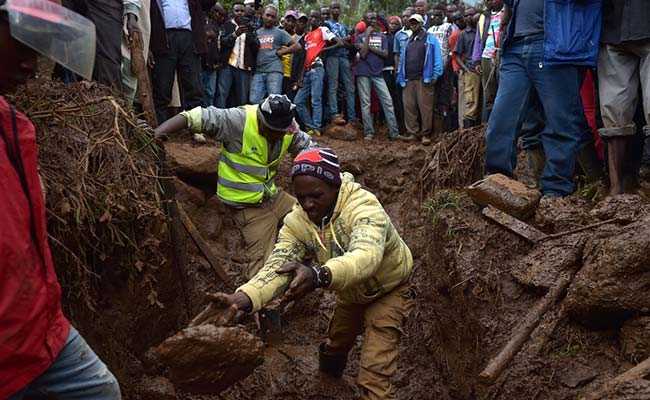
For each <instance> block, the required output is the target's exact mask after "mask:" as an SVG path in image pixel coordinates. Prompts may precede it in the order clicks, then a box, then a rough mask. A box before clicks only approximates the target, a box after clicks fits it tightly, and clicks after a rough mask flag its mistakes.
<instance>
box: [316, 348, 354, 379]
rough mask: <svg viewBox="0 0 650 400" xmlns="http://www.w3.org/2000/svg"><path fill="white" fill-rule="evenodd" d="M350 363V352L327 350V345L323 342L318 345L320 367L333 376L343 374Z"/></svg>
mask: <svg viewBox="0 0 650 400" xmlns="http://www.w3.org/2000/svg"><path fill="white" fill-rule="evenodd" d="M347 363H348V353H343V354H336V353H330V352H328V351H327V345H326V344H325V343H321V344H320V346H319V347H318V369H319V370H320V371H321V372H323V373H326V374H327V375H329V376H331V377H333V378H340V377H342V376H343V370H345V366H346V364H347Z"/></svg>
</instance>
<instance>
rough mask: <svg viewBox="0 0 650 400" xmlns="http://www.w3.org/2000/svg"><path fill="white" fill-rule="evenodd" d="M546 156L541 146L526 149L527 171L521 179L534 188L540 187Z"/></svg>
mask: <svg viewBox="0 0 650 400" xmlns="http://www.w3.org/2000/svg"><path fill="white" fill-rule="evenodd" d="M545 162H546V157H545V156H544V151H542V148H541V147H540V146H536V147H533V148H531V149H526V171H525V173H524V176H522V177H521V181H522V182H523V183H524V184H525V185H526V186H528V187H529V188H532V189H539V178H540V177H541V176H542V171H543V170H544V163H545Z"/></svg>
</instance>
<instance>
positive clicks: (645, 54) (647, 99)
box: [637, 39, 650, 143]
mask: <svg viewBox="0 0 650 400" xmlns="http://www.w3.org/2000/svg"><path fill="white" fill-rule="evenodd" d="M637 54H638V56H639V76H641V77H643V79H641V95H642V99H643V116H644V117H645V126H644V127H643V132H644V134H645V136H646V137H647V138H649V139H648V140H647V141H646V143H650V39H646V40H644V41H643V42H640V43H638V44H637Z"/></svg>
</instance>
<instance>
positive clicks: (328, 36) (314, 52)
mask: <svg viewBox="0 0 650 400" xmlns="http://www.w3.org/2000/svg"><path fill="white" fill-rule="evenodd" d="M335 37H336V35H335V34H333V33H332V31H330V30H329V28H327V27H325V26H320V27H318V28H317V29H314V30H313V31H311V32H309V33H308V34H307V35H305V51H306V53H307V54H306V55H305V69H309V68H310V67H311V65H312V64H313V63H314V62H315V61H317V60H318V55H319V54H320V52H321V50H323V48H324V47H325V45H326V44H327V42H328V41H330V40H332V39H334V38H335Z"/></svg>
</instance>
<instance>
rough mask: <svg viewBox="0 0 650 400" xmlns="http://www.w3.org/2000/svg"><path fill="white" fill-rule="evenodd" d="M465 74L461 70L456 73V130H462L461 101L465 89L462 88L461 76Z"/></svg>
mask: <svg viewBox="0 0 650 400" xmlns="http://www.w3.org/2000/svg"><path fill="white" fill-rule="evenodd" d="M464 74H465V72H464V71H463V70H460V71H459V72H458V80H457V81H458V91H457V96H455V97H456V100H457V101H456V106H457V108H458V128H459V129H462V128H463V118H464V117H465V101H464V100H463V99H464V98H465V97H464V96H465V87H464V82H463V81H464V79H463V75H464Z"/></svg>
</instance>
